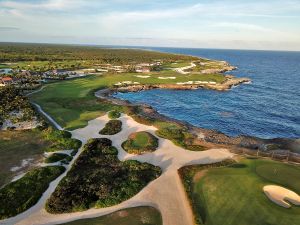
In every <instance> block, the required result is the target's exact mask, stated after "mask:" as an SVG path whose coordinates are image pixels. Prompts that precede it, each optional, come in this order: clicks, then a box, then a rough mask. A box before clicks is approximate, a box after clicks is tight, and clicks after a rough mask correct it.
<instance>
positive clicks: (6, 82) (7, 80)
mask: <svg viewBox="0 0 300 225" xmlns="http://www.w3.org/2000/svg"><path fill="white" fill-rule="evenodd" d="M1 84H2V85H1V86H6V85H10V84H13V79H12V78H11V77H3V78H1Z"/></svg>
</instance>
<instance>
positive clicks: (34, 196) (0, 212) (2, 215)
mask: <svg viewBox="0 0 300 225" xmlns="http://www.w3.org/2000/svg"><path fill="white" fill-rule="evenodd" d="M64 171H65V168H64V167H62V166H48V167H42V168H37V169H34V170H31V171H29V172H28V173H27V174H26V175H25V176H24V177H22V178H20V179H19V180H17V181H14V182H12V183H9V184H8V185H6V186H5V187H3V188H2V189H0V206H1V207H0V219H6V218H9V217H12V216H15V215H17V214H19V213H21V212H24V211H25V210H27V209H29V208H30V207H32V206H33V205H34V204H36V203H37V201H38V200H39V199H40V197H41V196H42V194H43V193H44V192H45V191H46V190H47V188H48V186H49V183H50V182H51V181H53V180H54V179H56V178H57V177H58V176H59V175H61V174H62V173H63V172H64Z"/></svg>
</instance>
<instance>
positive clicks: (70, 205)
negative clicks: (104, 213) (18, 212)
mask: <svg viewBox="0 0 300 225" xmlns="http://www.w3.org/2000/svg"><path fill="white" fill-rule="evenodd" d="M160 174H161V169H160V168H159V167H155V166H153V165H150V164H148V163H140V162H138V161H125V162H121V161H119V160H118V157H117V149H116V148H114V147H113V146H111V141H110V140H109V139H106V138H97V139H91V140H89V141H88V142H87V144H86V145H85V146H84V151H83V152H82V153H81V155H80V156H79V157H78V159H77V160H76V162H75V163H74V165H73V167H72V168H71V170H70V171H69V172H68V174H67V176H66V177H65V178H64V179H62V181H61V182H60V183H59V184H58V186H57V188H56V189H55V191H54V192H53V194H52V195H51V197H50V198H49V199H48V201H47V203H46V210H47V211H48V212H50V213H67V212H74V211H82V210H86V209H88V208H91V207H94V206H95V207H108V206H112V205H115V204H118V203H120V202H122V201H125V200H127V199H129V198H130V197H132V196H134V195H136V194H137V193H138V192H139V191H140V190H141V189H142V188H143V187H145V186H146V185H147V184H148V183H149V182H150V181H152V180H154V179H156V178H157V177H158V176H159V175H160Z"/></svg>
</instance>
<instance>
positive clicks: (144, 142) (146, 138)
mask: <svg viewBox="0 0 300 225" xmlns="http://www.w3.org/2000/svg"><path fill="white" fill-rule="evenodd" d="M122 147H123V148H124V150H125V151H126V152H128V153H131V154H142V153H145V152H153V151H155V150H156V149H157V147H158V139H157V138H156V137H155V136H153V135H152V134H150V133H148V132H145V131H141V132H136V133H132V134H131V135H130V136H129V137H128V140H127V141H125V142H124V143H123V145H122Z"/></svg>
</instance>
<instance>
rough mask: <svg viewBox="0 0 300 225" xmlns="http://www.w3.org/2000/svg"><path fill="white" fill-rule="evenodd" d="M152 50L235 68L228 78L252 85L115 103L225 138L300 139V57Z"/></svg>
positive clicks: (150, 94) (160, 93)
mask: <svg viewBox="0 0 300 225" xmlns="http://www.w3.org/2000/svg"><path fill="white" fill-rule="evenodd" d="M152 49H154V50H159V51H165V52H174V53H181V54H188V55H195V56H202V57H206V58H211V59H218V60H226V61H227V62H229V63H230V64H232V65H234V66H237V67H238V70H236V71H232V72H230V74H233V75H235V76H237V77H249V78H251V79H252V83H251V84H244V85H240V86H238V87H235V88H233V89H232V90H230V91H227V92H218V91H213V90H188V91H178V90H150V91H143V92H139V93H119V94H117V95H116V96H117V97H119V98H122V99H126V100H129V101H131V102H136V103H146V104H149V105H151V106H152V107H154V108H155V109H157V110H158V112H160V113H162V114H164V115H166V116H169V117H172V118H175V119H179V120H183V121H186V122H189V123H191V124H193V125H195V126H199V127H203V128H208V129H214V130H218V131H221V132H223V133H225V134H227V135H230V136H237V135H250V136H256V137H261V138H276V137H288V138H299V137H300V52H272V51H240V50H209V49H176V48H152Z"/></svg>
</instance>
